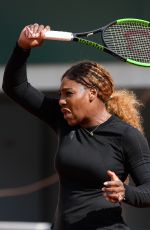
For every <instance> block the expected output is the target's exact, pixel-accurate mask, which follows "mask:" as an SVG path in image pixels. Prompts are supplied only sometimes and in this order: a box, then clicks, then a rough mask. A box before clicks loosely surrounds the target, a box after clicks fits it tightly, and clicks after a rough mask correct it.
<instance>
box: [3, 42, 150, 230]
mask: <svg viewBox="0 0 150 230" xmlns="http://www.w3.org/2000/svg"><path fill="white" fill-rule="evenodd" d="M29 54H30V51H29V50H28V51H27V50H26V51H25V50H22V49H21V48H19V47H18V46H16V47H15V49H14V51H13V54H12V55H11V57H10V59H9V61H8V63H7V66H6V69H5V73H4V80H3V90H4V91H5V92H6V93H7V95H8V96H9V97H11V98H12V99H13V100H15V101H16V102H17V103H19V104H20V105H21V106H23V107H24V108H25V109H27V110H28V111H30V112H31V113H32V114H34V115H35V116H37V117H39V118H40V119H41V120H43V121H45V122H46V123H47V124H48V125H49V126H50V127H51V128H53V129H54V130H55V132H56V134H57V135H58V139H59V144H58V151H57V154H56V158H55V164H56V169H57V171H58V174H59V178H60V189H59V199H58V206H57V210H56V215H55V223H54V229H55V230H80V229H81V230H88V229H89V230H98V229H128V227H127V226H126V224H125V223H124V221H123V220H122V217H121V205H120V204H119V203H115V204H113V203H111V202H108V201H106V199H105V198H104V197H103V196H102V192H101V188H102V187H103V183H104V182H105V181H107V180H110V178H108V176H107V173H106V172H107V170H112V171H114V172H115V173H116V174H117V176H118V177H119V178H120V179H121V180H122V181H124V180H125V179H126V177H127V175H128V174H130V175H131V177H132V179H133V181H134V183H135V185H136V186H131V185H125V189H126V190H125V201H124V202H126V203H128V204H130V205H133V206H137V207H150V150H149V147H148V143H147V141H146V139H145V137H144V136H143V135H142V134H141V133H140V132H139V131H138V130H137V129H135V128H133V127H132V126H130V125H129V124H127V123H125V122H123V121H122V120H120V119H119V118H118V117H116V116H114V115H112V116H111V117H110V118H109V119H108V120H107V121H106V122H104V123H103V124H101V125H100V126H99V127H98V129H96V131H95V132H94V136H90V135H89V133H88V132H87V131H86V130H85V129H83V128H81V127H80V126H73V127H71V126H69V125H68V124H67V122H66V121H65V120H64V119H63V115H62V113H61V111H60V108H59V104H58V99H52V98H48V97H46V96H45V95H44V94H43V93H41V92H39V91H38V90H37V89H35V88H33V87H32V86H31V85H30V84H29V83H28V81H27V76H26V61H27V58H28V56H29ZM41 77H42V76H41ZM93 128H94V127H92V129H93Z"/></svg>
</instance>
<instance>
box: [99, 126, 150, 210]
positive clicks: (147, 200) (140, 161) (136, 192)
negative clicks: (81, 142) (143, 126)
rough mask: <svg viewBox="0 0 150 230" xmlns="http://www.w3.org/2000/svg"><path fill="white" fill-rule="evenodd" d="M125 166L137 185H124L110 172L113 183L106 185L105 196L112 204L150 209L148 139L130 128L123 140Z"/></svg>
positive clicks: (149, 150) (108, 182)
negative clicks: (122, 202) (126, 204)
mask: <svg viewBox="0 0 150 230" xmlns="http://www.w3.org/2000/svg"><path fill="white" fill-rule="evenodd" d="M123 149H124V155H125V165H126V168H127V171H128V172H129V174H130V176H131V178H132V180H133V182H134V184H135V185H133V186H132V185H130V184H125V183H123V182H122V181H121V180H120V179H119V178H118V177H117V175H116V174H115V173H114V172H111V171H108V172H107V173H108V175H109V176H110V178H111V181H107V182H105V183H104V188H103V190H104V196H105V197H106V199H107V200H109V201H110V202H113V203H115V202H121V201H124V202H125V203H128V204H130V205H132V206H136V207H150V149H149V145H148V143H147V140H146V138H145V137H144V136H143V135H142V134H141V133H140V132H139V131H138V130H136V129H134V128H132V127H130V128H128V130H126V132H125V135H124V138H123Z"/></svg>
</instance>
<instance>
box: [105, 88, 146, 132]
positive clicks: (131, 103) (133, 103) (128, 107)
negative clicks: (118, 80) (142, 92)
mask: <svg viewBox="0 0 150 230" xmlns="http://www.w3.org/2000/svg"><path fill="white" fill-rule="evenodd" d="M141 106H142V103H141V102H140V101H138V100H137V98H136V95H135V94H134V93H133V92H132V91H128V90H116V91H114V93H113V94H112V95H111V97H110V99H109V100H108V101H107V103H106V107H107V110H108V112H110V113H111V114H115V115H117V116H118V117H119V118H121V119H122V120H124V121H125V122H127V123H128V124H130V125H132V126H133V127H135V128H137V129H138V130H139V131H140V132H141V133H143V127H142V117H141V115H140V108H141Z"/></svg>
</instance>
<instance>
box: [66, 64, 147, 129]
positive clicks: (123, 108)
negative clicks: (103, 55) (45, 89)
mask: <svg viewBox="0 0 150 230" xmlns="http://www.w3.org/2000/svg"><path fill="white" fill-rule="evenodd" d="M64 77H66V78H68V79H70V80H74V81H76V82H78V83H81V84H83V85H85V86H86V87H88V88H96V89H97V92H98V97H99V98H100V100H102V101H103V102H104V103H105V105H106V108H107V110H108V111H109V112H110V113H111V114H115V115H117V116H118V117H119V118H121V119H122V120H123V121H125V122H127V123H128V124H130V125H132V126H133V127H135V128H137V129H138V130H139V131H141V132H142V133H143V127H142V117H141V115H140V107H141V105H142V104H141V103H140V102H139V101H138V100H137V98H136V95H135V94H134V93H133V92H130V91H127V90H114V83H113V80H112V77H111V75H110V73H109V72H108V71H107V70H106V69H105V68H104V67H103V66H102V65H99V64H98V63H96V62H91V61H83V62H80V63H77V64H75V65H73V66H72V67H71V68H70V69H68V70H67V71H66V72H65V73H64V75H63V76H62V79H63V78H64Z"/></svg>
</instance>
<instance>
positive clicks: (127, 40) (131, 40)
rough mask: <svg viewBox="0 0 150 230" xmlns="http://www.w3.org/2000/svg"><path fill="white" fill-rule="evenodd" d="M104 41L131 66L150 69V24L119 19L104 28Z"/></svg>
mask: <svg viewBox="0 0 150 230" xmlns="http://www.w3.org/2000/svg"><path fill="white" fill-rule="evenodd" d="M102 41H103V43H104V44H105V46H106V47H107V48H108V49H109V50H110V51H112V54H113V53H116V54H118V55H119V56H120V57H122V59H124V61H126V62H129V63H131V64H135V65H139V66H143V67H150V22H149V21H146V20H142V19H136V18H124V19H118V20H116V21H114V22H112V23H110V24H108V25H106V26H105V27H104V28H103V31H102Z"/></svg>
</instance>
